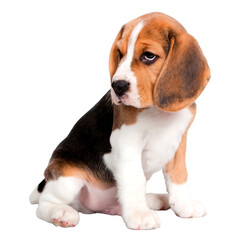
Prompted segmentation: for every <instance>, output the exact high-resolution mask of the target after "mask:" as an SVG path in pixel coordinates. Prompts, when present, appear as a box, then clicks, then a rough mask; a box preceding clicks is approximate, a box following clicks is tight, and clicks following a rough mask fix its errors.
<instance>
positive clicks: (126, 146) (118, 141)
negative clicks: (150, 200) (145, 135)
mask: <svg viewBox="0 0 240 240" xmlns="http://www.w3.org/2000/svg"><path fill="white" fill-rule="evenodd" d="M116 131H117V132H116ZM116 131H114V132H113V133H112V136H111V144H112V152H111V153H110V154H108V155H107V156H106V157H105V162H106V164H107V166H108V167H109V168H110V169H111V170H112V172H113V175H114V177H115V179H116V182H117V187H118V201H119V203H120V204H121V207H122V217H123V220H124V222H125V224H126V225H127V227H128V228H130V229H153V228H158V227H159V226H160V223H159V219H158V216H157V215H156V213H155V212H154V211H153V210H150V209H149V208H148V206H147V202H146V195H145V194H146V178H145V175H144V172H143V169H142V162H141V154H142V149H141V142H139V139H141V138H140V137H139V136H136V135H135V136H131V134H129V132H128V134H127V135H125V137H124V138H123V137H122V134H121V133H120V131H119V130H116ZM126 136H127V137H126Z"/></svg>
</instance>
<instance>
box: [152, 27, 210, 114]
mask: <svg viewBox="0 0 240 240" xmlns="http://www.w3.org/2000/svg"><path fill="white" fill-rule="evenodd" d="M169 45H170V47H169V52H168V55H167V58H166V60H165V62H164V65H163V67H162V69H161V71H160V74H159V76H158V79H157V81H156V83H155V87H154V91H153V99H154V104H155V105H157V106H158V107H159V108H161V109H162V110H164V111H170V112H175V111H178V110H181V109H183V108H185V107H187V106H188V105H190V104H191V103H193V102H194V101H195V99H196V98H197V97H198V96H199V95H200V94H201V92H202V91H203V89H204V87H205V86H206V85H207V83H208V80H209V79H210V70H209V67H208V64H207V61H206V59H205V57H204V55H203V53H202V51H201V49H200V47H199V45H198V43H197V41H196V40H195V39H194V38H193V37H192V36H191V35H189V34H188V33H186V32H183V33H175V34H171V35H170V36H169Z"/></svg>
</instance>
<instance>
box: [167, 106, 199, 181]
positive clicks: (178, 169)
mask: <svg viewBox="0 0 240 240" xmlns="http://www.w3.org/2000/svg"><path fill="white" fill-rule="evenodd" d="M189 110H190V111H191V113H192V115H193V117H192V120H191V122H190V123H189V125H188V128H187V130H186V131H185V133H184V134H183V135H182V139H181V142H180V144H179V147H178V149H177V151H176V153H175V155H174V158H173V160H172V161H170V162H169V163H168V164H167V165H166V167H165V172H166V173H167V174H168V175H169V177H170V179H171V182H173V183H176V184H182V183H185V182H186V181H187V177H188V174H187V168H186V162H185V155H186V144H187V131H188V129H189V128H190V126H191V124H192V122H193V120H194V117H195V115H196V104H195V103H193V104H192V105H191V106H190V107H189Z"/></svg>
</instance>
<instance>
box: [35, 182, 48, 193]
mask: <svg viewBox="0 0 240 240" xmlns="http://www.w3.org/2000/svg"><path fill="white" fill-rule="evenodd" d="M45 185H46V181H45V179H43V180H42V181H41V182H40V183H39V184H38V188H37V190H38V192H40V193H41V192H42V191H43V189H44V187H45Z"/></svg>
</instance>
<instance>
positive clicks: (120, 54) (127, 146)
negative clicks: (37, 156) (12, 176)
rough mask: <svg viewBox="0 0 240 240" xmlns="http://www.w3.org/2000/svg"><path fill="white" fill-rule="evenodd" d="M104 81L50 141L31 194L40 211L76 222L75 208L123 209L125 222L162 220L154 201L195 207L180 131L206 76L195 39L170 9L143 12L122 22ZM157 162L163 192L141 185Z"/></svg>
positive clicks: (133, 225)
mask: <svg viewBox="0 0 240 240" xmlns="http://www.w3.org/2000/svg"><path fill="white" fill-rule="evenodd" d="M109 69H110V76H111V86H112V87H111V90H110V91H109V92H107V93H106V94H105V95H104V96H103V98H102V99H101V100H100V101H99V102H98V103H97V104H96V105H95V106H94V107H93V108H92V109H91V110H90V111H89V112H87V113H86V114H85V115H84V116H83V117H82V118H81V119H80V120H79V121H78V122H77V123H76V124H75V126H74V127H73V129H72V130H71V132H70V133H69V135H68V136H67V137H66V138H65V139H64V140H63V141H62V142H61V143H60V144H59V145H58V146H57V148H56V149H55V151H54V152H53V154H52V157H51V159H50V161H49V164H48V166H47V168H46V170H45V173H44V180H43V181H42V182H41V183H40V184H39V185H38V187H37V188H36V189H35V190H34V191H33V193H32V194H31V196H30V201H31V203H32V204H38V208H37V216H38V217H39V218H41V219H43V220H45V221H47V222H50V223H53V224H55V225H56V226H62V227H73V226H76V225H77V224H78V222H79V212H82V213H96V212H98V213H105V214H111V215H121V216H122V217H123V220H124V222H125V224H126V226H127V227H128V228H130V229H154V228H158V227H159V226H160V222H159V219H158V216H157V214H156V212H155V210H160V209H168V208H171V209H172V210H173V211H174V212H175V213H176V215H177V216H179V217H183V218H190V217H202V216H204V215H205V214H206V210H205V208H204V206H203V205H202V204H201V203H200V202H198V201H195V200H193V199H192V198H191V196H190V193H189V190H188V187H187V169H186V165H185V152H186V140H187V131H188V129H189V127H190V125H191V123H192V121H193V119H194V117H195V114H196V104H195V103H194V101H195V100H196V98H197V97H198V96H199V95H200V94H201V92H202V91H203V89H204V88H205V86H206V85H207V83H208V81H209V79H210V70H209V67H208V64H207V61H206V59H205V57H204V55H203V53H202V51H201V49H200V47H199V45H198V43H197V41H196V40H195V39H194V38H193V37H192V36H191V35H190V34H188V33H187V31H186V30H185V28H184V27H183V26H182V25H181V24H180V23H178V22H177V21H176V20H175V19H173V18H171V17H169V16H167V15H165V14H162V13H150V14H146V15H144V16H141V17H139V18H137V19H134V20H132V21H130V22H129V23H127V24H125V25H124V26H123V27H122V28H121V30H120V32H119V33H118V35H117V37H116V39H115V41H114V43H113V46H112V48H111V52H110V60H109ZM160 170H162V171H163V173H164V177H165V182H166V187H167V191H168V194H146V182H147V181H148V180H149V179H150V178H151V176H152V175H153V174H154V173H155V172H158V171H160Z"/></svg>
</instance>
